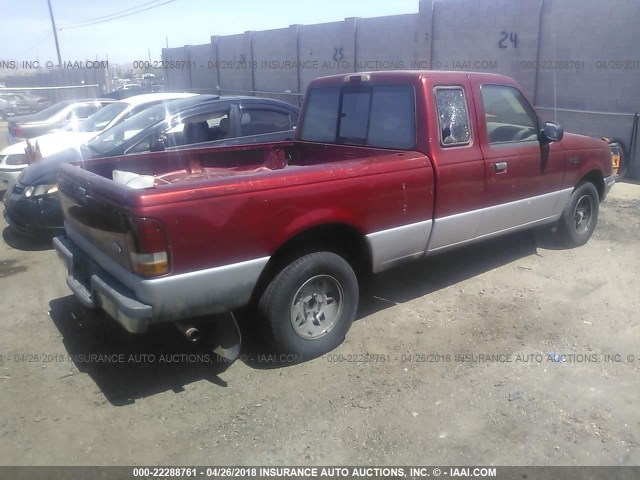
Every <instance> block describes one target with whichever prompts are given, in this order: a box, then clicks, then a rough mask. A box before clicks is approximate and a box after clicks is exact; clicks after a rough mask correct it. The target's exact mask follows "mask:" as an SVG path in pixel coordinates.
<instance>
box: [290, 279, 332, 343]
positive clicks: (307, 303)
mask: <svg viewBox="0 0 640 480" xmlns="http://www.w3.org/2000/svg"><path fill="white" fill-rule="evenodd" d="M342 305H343V292H342V286H341V285H340V282H338V281H337V280H336V279H335V278H333V277H331V276H329V275H317V276H315V277H312V278H310V279H309V280H307V281H306V282H304V283H303V284H302V286H301V287H300V288H299V289H298V291H297V292H296V294H295V295H294V296H293V300H292V301H291V308H290V317H291V325H292V327H293V331H294V332H296V334H297V335H298V336H299V337H302V338H304V339H307V340H315V339H318V338H321V337H324V336H325V335H327V334H328V333H329V332H330V331H331V330H332V329H333V327H335V325H336V323H337V321H338V319H339V318H340V314H341V313H342Z"/></svg>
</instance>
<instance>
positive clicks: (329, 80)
mask: <svg viewBox="0 0 640 480" xmlns="http://www.w3.org/2000/svg"><path fill="white" fill-rule="evenodd" d="M351 77H354V78H355V79H356V80H355V81H356V82H357V81H358V80H357V77H360V78H361V79H363V80H364V79H365V78H366V77H368V78H367V79H366V80H365V81H370V82H389V81H390V82H394V83H396V82H401V83H414V82H416V81H418V80H419V79H421V78H434V79H437V78H441V77H442V78H444V77H447V78H448V79H450V78H451V77H462V78H480V79H486V80H488V81H492V82H499V83H504V84H506V85H513V83H514V82H513V79H512V78H510V77H507V76H505V75H498V74H495V73H485V72H464V71H460V70H390V71H377V72H354V73H344V74H340V75H329V76H326V77H320V78H316V79H314V80H312V81H311V84H310V86H313V87H316V86H322V85H326V86H329V85H338V84H343V83H345V82H347V81H349V80H346V79H347V78H351Z"/></svg>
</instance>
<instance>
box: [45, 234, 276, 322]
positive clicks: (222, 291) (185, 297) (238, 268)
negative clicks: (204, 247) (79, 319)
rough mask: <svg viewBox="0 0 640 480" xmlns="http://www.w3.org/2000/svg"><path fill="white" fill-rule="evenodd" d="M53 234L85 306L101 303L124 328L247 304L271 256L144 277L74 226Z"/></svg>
mask: <svg viewBox="0 0 640 480" xmlns="http://www.w3.org/2000/svg"><path fill="white" fill-rule="evenodd" d="M67 235H70V237H56V238H55V239H54V240H53V244H54V247H55V249H56V252H57V253H58V256H59V257H60V258H61V259H62V261H63V263H64V264H65V265H66V268H67V272H68V274H67V285H69V288H71V290H72V291H73V293H74V295H75V296H76V298H77V299H78V300H79V301H80V302H81V303H82V304H83V305H85V306H87V307H89V308H93V309H102V310H104V311H106V312H107V313H108V314H109V315H110V316H111V317H112V318H114V319H115V320H116V321H117V322H118V323H120V325H122V326H123V327H124V328H125V329H126V330H128V331H129V332H132V333H140V332H145V331H146V330H147V329H148V328H149V325H150V324H152V323H162V322H180V321H182V320H186V319H189V318H193V317H199V316H204V315H210V314H214V313H222V312H228V311H231V310H234V309H236V308H240V307H242V306H244V305H246V304H247V303H248V302H249V300H250V298H251V295H252V293H253V289H254V287H255V285H256V283H257V281H258V278H259V277H260V274H261V273H262V270H263V268H264V266H265V265H266V264H267V262H268V261H269V257H263V258H258V259H255V260H249V261H246V262H240V263H236V264H231V265H224V266H221V267H215V268H210V269H205V270H199V271H196V272H189V273H184V274H175V275H169V276H165V277H160V278H155V279H144V278H141V277H138V276H136V275H134V274H133V273H131V272H128V271H125V270H124V269H123V268H122V267H120V266H119V265H117V264H115V263H114V262H113V261H111V260H110V259H108V258H107V257H106V256H105V255H104V254H103V253H101V252H100V251H99V250H97V249H96V248H95V247H94V246H93V245H91V244H90V243H89V242H88V241H87V240H86V239H84V238H82V237H81V236H79V235H77V233H75V232H73V231H72V230H70V229H68V230H67Z"/></svg>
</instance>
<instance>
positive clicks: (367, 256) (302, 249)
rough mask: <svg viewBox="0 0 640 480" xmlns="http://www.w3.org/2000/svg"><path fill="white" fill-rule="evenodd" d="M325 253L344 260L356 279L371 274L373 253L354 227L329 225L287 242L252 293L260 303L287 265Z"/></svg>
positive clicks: (276, 254)
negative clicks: (315, 254) (307, 255)
mask: <svg viewBox="0 0 640 480" xmlns="http://www.w3.org/2000/svg"><path fill="white" fill-rule="evenodd" d="M318 251H324V252H333V253H336V254H337V255H340V256H341V257H343V258H344V259H345V260H346V261H347V262H349V264H350V265H351V267H352V268H353V270H354V272H355V273H356V276H358V277H361V276H366V275H369V274H371V272H372V271H373V267H372V264H371V249H370V248H369V244H368V243H367V240H366V239H365V237H364V236H363V235H362V234H361V233H360V232H359V231H358V230H356V229H355V228H354V227H351V226H349V225H345V224H327V225H320V226H317V227H312V228H310V229H308V230H304V231H303V232H300V233H298V234H297V235H295V236H294V237H292V238H290V239H289V240H287V241H286V242H285V243H284V244H283V245H282V246H280V248H278V250H277V251H276V252H275V253H274V254H273V255H272V256H271V258H270V259H269V262H268V263H267V265H266V266H265V268H264V270H263V271H262V274H261V275H260V278H259V279H258V283H257V284H256V287H255V289H254V292H253V300H254V301H257V300H258V299H259V297H260V295H262V292H263V291H264V289H265V288H266V287H267V285H269V282H270V281H271V280H272V279H273V277H274V276H275V275H276V274H277V273H278V272H279V271H280V270H281V269H282V268H283V267H284V266H286V265H288V264H289V263H291V262H292V261H293V260H295V259H296V258H299V257H301V256H303V255H306V254H309V253H313V252H318Z"/></svg>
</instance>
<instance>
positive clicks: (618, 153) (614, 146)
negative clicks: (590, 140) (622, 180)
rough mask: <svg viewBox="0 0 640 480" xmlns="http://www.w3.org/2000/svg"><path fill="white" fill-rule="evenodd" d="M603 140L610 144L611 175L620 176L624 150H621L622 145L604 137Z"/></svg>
mask: <svg viewBox="0 0 640 480" xmlns="http://www.w3.org/2000/svg"><path fill="white" fill-rule="evenodd" d="M602 140H604V141H605V142H607V143H608V144H609V149H610V150H611V173H613V175H618V172H619V171H620V164H621V162H622V149H621V148H620V144H618V143H617V142H615V141H613V140H611V139H610V138H607V137H602Z"/></svg>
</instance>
